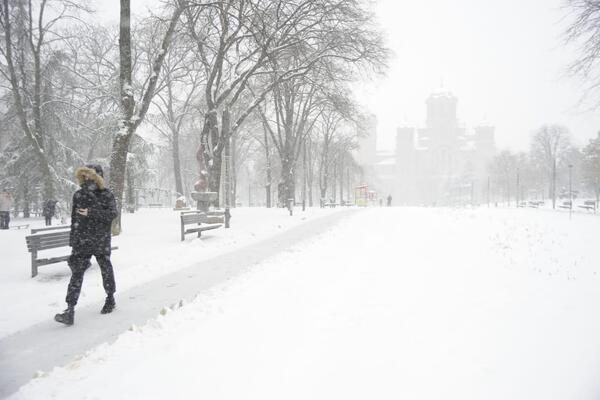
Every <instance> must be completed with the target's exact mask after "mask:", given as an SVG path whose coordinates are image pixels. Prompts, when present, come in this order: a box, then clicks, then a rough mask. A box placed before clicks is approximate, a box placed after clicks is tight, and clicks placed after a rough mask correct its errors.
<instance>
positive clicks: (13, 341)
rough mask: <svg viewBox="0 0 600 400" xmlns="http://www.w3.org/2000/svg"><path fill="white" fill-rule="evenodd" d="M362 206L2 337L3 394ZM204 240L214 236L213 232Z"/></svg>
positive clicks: (0, 385)
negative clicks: (107, 305)
mask: <svg viewBox="0 0 600 400" xmlns="http://www.w3.org/2000/svg"><path fill="white" fill-rule="evenodd" d="M354 212H356V211H355V210H347V211H342V212H339V213H334V214H330V215H326V216H323V217H321V218H318V219H315V220H311V221H308V222H306V223H304V224H302V225H299V226H297V227H294V228H292V229H290V230H289V231H287V232H284V233H282V234H280V235H278V236H276V237H272V238H269V239H266V240H264V241H262V242H259V243H256V244H252V245H249V246H247V247H244V248H242V249H239V250H236V251H232V252H231V253H227V254H224V255H221V256H217V257H215V258H212V259H209V260H206V261H202V262H200V263H198V264H195V265H192V266H190V267H187V268H184V269H182V270H180V271H178V272H175V273H172V274H169V275H166V276H164V277H161V278H160V279H157V280H155V281H153V282H150V283H147V284H143V285H140V286H137V287H134V288H132V289H130V290H127V291H125V292H121V293H118V294H117V295H118V296H117V304H118V308H117V310H116V311H115V312H114V313H112V314H109V315H100V313H99V310H100V308H101V306H102V301H99V302H98V303H96V304H93V305H90V306H87V307H81V308H78V309H77V312H76V315H75V325H74V326H72V327H65V326H61V325H60V324H57V323H56V322H54V321H53V320H52V319H51V316H49V318H48V320H47V321H45V322H42V323H39V324H36V325H33V326H31V327H29V328H27V329H25V330H22V331H20V332H17V333H15V334H13V335H10V336H7V337H5V338H3V339H2V340H0V398H5V397H7V396H9V395H10V394H12V393H14V392H16V391H17V389H18V388H19V387H20V386H21V385H23V384H25V383H27V382H28V381H29V380H30V379H31V378H33V377H34V375H35V374H36V372H37V371H48V370H50V369H52V368H53V367H54V366H60V365H64V364H66V363H68V362H69V361H70V360H72V359H73V358H74V357H76V356H77V355H80V354H83V353H84V352H85V351H87V350H89V349H91V348H93V347H94V346H97V345H99V344H101V343H104V342H112V341H114V340H115V339H116V338H117V336H118V335H119V334H121V333H122V332H124V331H126V330H127V329H128V328H130V327H131V326H132V325H134V324H135V325H142V324H144V323H145V322H146V321H147V320H149V319H151V318H154V317H155V316H156V315H158V313H159V312H160V310H161V309H162V308H163V307H165V306H169V305H172V304H174V303H177V302H178V301H180V300H185V301H190V300H191V299H193V298H194V297H195V296H196V295H197V294H198V293H201V292H202V291H204V290H207V289H208V288H210V287H213V286H214V285H217V284H219V283H221V282H223V281H226V280H227V279H230V278H232V277H234V276H236V275H237V274H240V273H242V272H243V271H244V270H247V269H248V268H250V267H252V266H253V265H255V264H257V263H259V262H261V261H263V260H265V259H267V258H269V257H272V256H274V255H276V254H277V253H280V252H282V251H284V250H285V249H287V248H289V247H291V246H293V245H295V244H297V243H298V242H299V241H302V240H305V239H308V238H310V237H311V236H314V235H317V234H319V233H322V232H323V231H325V230H327V229H329V228H331V227H332V226H334V225H335V224H337V223H338V222H339V221H341V220H342V219H344V218H345V217H347V216H349V215H350V214H353V213H354ZM203 240H207V241H210V238H209V237H206V238H203Z"/></svg>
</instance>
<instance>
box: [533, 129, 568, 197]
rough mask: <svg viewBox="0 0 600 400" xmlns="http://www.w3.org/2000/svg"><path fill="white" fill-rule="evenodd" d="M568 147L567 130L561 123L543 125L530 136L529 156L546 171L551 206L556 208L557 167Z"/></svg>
mask: <svg viewBox="0 0 600 400" xmlns="http://www.w3.org/2000/svg"><path fill="white" fill-rule="evenodd" d="M570 147H571V141H570V136H569V130H568V129H567V128H565V127H564V126H561V125H544V126H542V127H541V128H539V129H538V130H537V131H536V132H535V133H534V135H533V137H532V142H531V156H532V158H533V160H534V162H536V163H537V164H538V165H539V167H540V168H541V169H542V170H543V171H544V172H545V173H546V177H547V179H548V183H549V185H548V186H549V197H550V198H551V199H552V208H556V178H557V169H558V167H559V164H560V163H561V162H562V161H563V160H564V159H565V156H566V155H567V154H568V150H569V148H570Z"/></svg>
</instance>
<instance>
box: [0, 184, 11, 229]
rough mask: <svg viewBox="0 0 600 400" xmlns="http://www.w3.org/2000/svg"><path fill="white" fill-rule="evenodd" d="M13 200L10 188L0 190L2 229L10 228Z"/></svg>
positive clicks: (0, 225) (0, 222) (0, 224)
mask: <svg viewBox="0 0 600 400" xmlns="http://www.w3.org/2000/svg"><path fill="white" fill-rule="evenodd" d="M12 201H13V199H12V196H11V194H10V193H9V192H8V190H6V189H3V190H2V191H0V229H8V225H9V224H10V209H11V207H12Z"/></svg>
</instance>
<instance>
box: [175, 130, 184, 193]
mask: <svg viewBox="0 0 600 400" xmlns="http://www.w3.org/2000/svg"><path fill="white" fill-rule="evenodd" d="M173 172H174V174H175V191H176V192H177V195H178V196H183V195H185V193H184V190H183V180H182V178H181V156H180V152H179V131H178V130H177V129H174V130H173Z"/></svg>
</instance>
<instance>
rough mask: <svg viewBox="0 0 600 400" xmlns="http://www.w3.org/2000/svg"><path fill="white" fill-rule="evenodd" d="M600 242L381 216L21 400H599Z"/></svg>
mask: <svg viewBox="0 0 600 400" xmlns="http://www.w3.org/2000/svg"><path fill="white" fill-rule="evenodd" d="M599 234H600V218H598V217H596V216H592V215H590V216H585V215H581V216H577V217H576V218H574V219H573V221H569V220H568V216H565V215H564V214H560V213H555V214H554V213H540V212H536V211H535V210H495V209H494V210H487V209H479V210H448V209H406V208H390V209H372V210H366V211H364V212H360V213H357V214H355V215H353V216H351V217H350V218H348V219H347V220H345V221H342V222H341V223H340V224H339V225H338V226H336V227H334V228H333V229H331V230H330V231H328V232H325V233H323V234H321V235H319V236H317V237H313V238H311V239H308V240H306V241H304V242H302V243H298V244H297V245H296V246H294V247H292V248H291V249H288V250H286V251H285V252H283V253H280V254H278V255H276V256H274V257H272V258H270V259H269V260H267V261H265V262H262V263H260V265H257V266H256V267H254V268H251V269H248V271H247V273H244V274H241V275H238V276H237V277H236V278H235V279H232V280H230V281H228V282H225V283H223V284H220V285H217V286H216V287H212V288H211V289H209V290H206V291H204V292H203V293H202V294H201V295H200V296H198V297H197V298H196V299H195V300H194V301H193V302H192V303H190V304H186V305H185V306H183V307H181V308H178V309H176V310H175V311H172V312H168V313H166V315H158V316H157V318H156V319H155V320H153V321H151V322H149V323H148V324H147V325H145V326H143V327H139V328H136V329H133V330H131V331H128V332H126V333H124V334H123V335H121V336H120V337H119V338H118V339H117V340H116V342H115V343H113V344H111V345H102V346H100V347H97V348H96V349H94V350H93V351H91V352H89V353H88V354H86V355H85V356H84V357H81V358H78V359H76V360H74V361H72V362H71V363H69V364H67V365H66V366H65V367H62V368H56V369H54V370H52V371H50V372H49V373H47V374H43V375H41V376H40V377H39V378H37V379H34V380H33V381H31V382H30V383H29V384H28V385H27V386H25V387H23V388H22V389H21V390H20V391H19V392H18V393H17V394H16V395H15V399H37V398H54V399H61V400H70V399H78V400H79V399H111V400H116V399H134V398H143V399H165V398H169V399H191V398H194V399H195V398H206V399H211V400H214V399H261V400H262V399H344V400H347V399H401V398H406V399H436V400H437V399H460V400H469V399H473V400H475V399H478V400H479V399H486V400H495V399H498V400H500V399H502V400H505V399H511V400H521V399H522V400H532V399H543V400H553V399H556V400H564V399H578V400H587V399H589V400H592V399H597V398H598V396H599V395H600V380H599V377H600V318H599V317H598V316H599V315H600V312H599V311H600V292H599V290H598V288H599V287H600V252H599V249H598V247H597V246H593V243H594V242H592V240H593V238H597V237H598V236H599ZM95 319H96V320H99V319H100V318H99V317H97V316H95ZM90 321H91V319H89V320H86V321H85V323H86V324H89V323H90ZM76 329H77V328H76ZM82 333H84V332H82ZM55 335H59V332H56V333H55Z"/></svg>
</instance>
